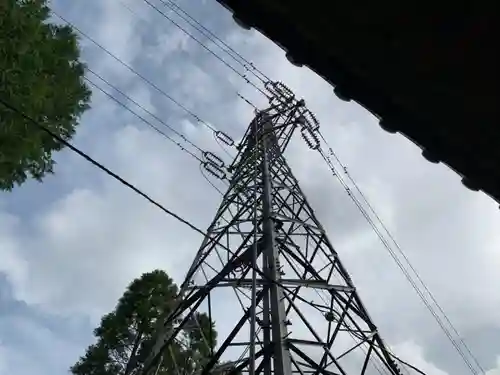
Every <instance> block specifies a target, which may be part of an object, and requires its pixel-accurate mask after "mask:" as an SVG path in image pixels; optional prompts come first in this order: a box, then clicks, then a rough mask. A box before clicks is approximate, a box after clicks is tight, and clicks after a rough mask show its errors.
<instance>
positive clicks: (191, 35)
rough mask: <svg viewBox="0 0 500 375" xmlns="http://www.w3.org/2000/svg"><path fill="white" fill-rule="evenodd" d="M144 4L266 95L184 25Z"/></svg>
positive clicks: (154, 6)
mask: <svg viewBox="0 0 500 375" xmlns="http://www.w3.org/2000/svg"><path fill="white" fill-rule="evenodd" d="M143 1H144V2H145V3H146V4H148V5H149V6H150V7H151V8H152V9H154V10H155V11H156V12H157V13H159V14H160V15H162V16H163V17H164V18H165V19H167V20H169V21H170V22H171V23H173V24H174V25H175V26H176V27H177V28H178V29H179V30H181V31H182V32H184V33H185V34H186V35H188V36H189V37H190V38H191V39H193V40H194V41H195V42H196V43H198V44H199V45H200V46H201V47H202V48H203V49H205V50H206V51H207V52H209V53H210V54H211V55H212V56H214V57H215V58H216V59H217V60H219V61H220V62H222V63H223V64H224V65H225V66H226V67H227V68H229V69H230V70H231V71H233V72H234V73H236V74H237V75H238V76H239V77H241V78H242V79H243V80H245V82H246V83H248V84H249V85H251V86H253V87H254V88H255V89H256V90H257V91H259V92H260V93H261V94H263V95H264V96H266V97H267V96H268V94H267V93H266V92H265V91H264V90H262V89H261V88H260V87H258V86H257V85H256V84H255V83H253V82H252V81H250V80H249V79H248V77H247V76H246V75H245V74H242V73H241V72H240V71H238V70H237V69H236V68H234V67H233V66H232V65H231V64H229V63H228V62H227V61H226V60H224V59H223V58H222V57H220V56H219V55H218V54H217V53H216V52H214V51H212V50H211V49H210V48H209V47H207V46H206V45H205V44H203V42H202V41H201V40H199V39H198V38H196V37H195V36H194V35H193V34H191V33H190V32H189V31H187V30H186V29H185V28H184V27H182V26H181V25H180V24H179V23H178V22H176V21H175V20H174V19H172V18H171V17H170V16H169V15H168V14H166V13H165V12H163V11H162V10H160V9H159V8H158V7H157V6H156V5H155V4H153V3H152V2H151V1H149V0H143Z"/></svg>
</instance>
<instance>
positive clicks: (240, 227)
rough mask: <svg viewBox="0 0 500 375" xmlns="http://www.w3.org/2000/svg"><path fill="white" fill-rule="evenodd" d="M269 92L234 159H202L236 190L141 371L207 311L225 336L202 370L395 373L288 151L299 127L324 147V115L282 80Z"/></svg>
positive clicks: (267, 374) (150, 368)
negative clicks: (198, 314) (224, 162)
mask: <svg viewBox="0 0 500 375" xmlns="http://www.w3.org/2000/svg"><path fill="white" fill-rule="evenodd" d="M267 89H268V90H269V91H270V92H272V94H273V95H272V96H271V97H270V104H269V108H267V109H266V110H263V111H260V112H258V113H256V116H255V118H254V120H253V121H252V122H251V124H250V126H249V127H248V129H247V131H246V133H245V136H244V138H243V140H242V142H241V143H240V144H239V145H238V147H237V148H238V155H237V156H236V158H235V160H234V162H233V163H232V165H231V166H230V167H229V168H227V170H224V171H222V169H223V165H222V164H218V162H219V161H218V160H216V159H211V160H209V162H207V163H206V165H207V166H208V167H210V168H212V170H211V171H212V172H213V174H218V175H219V176H223V175H225V173H226V172H227V173H228V174H227V175H228V178H227V179H228V181H229V188H228V190H227V192H226V193H225V195H224V197H223V199H222V203H221V204H220V206H219V208H218V210H217V213H216V215H215V218H214V219H213V221H212V223H211V224H210V226H209V228H208V231H207V236H206V237H205V238H204V240H203V242H202V244H201V247H200V249H199V251H198V253H197V254H196V257H195V259H194V261H193V263H192V265H191V267H190V269H189V271H188V274H187V276H186V279H185V281H184V283H183V284H182V286H181V297H182V298H181V299H180V302H179V303H178V305H177V306H176V308H175V309H174V311H173V312H172V313H171V314H170V315H169V316H168V317H166V318H165V319H164V320H163V321H162V322H160V326H161V327H159V328H158V339H157V341H156V344H155V346H154V348H153V349H152V352H151V353H150V355H149V357H148V358H147V359H146V361H145V363H144V366H143V368H142V372H143V374H145V375H153V374H155V371H156V368H157V367H158V365H159V363H160V362H161V361H162V359H163V358H164V357H165V356H168V355H169V351H168V348H169V345H171V344H172V343H174V342H182V337H180V336H182V333H181V332H182V330H183V328H184V326H185V325H186V324H193V317H194V316H196V315H195V312H205V313H207V314H208V315H209V317H210V318H211V319H212V320H213V321H215V323H216V324H217V330H218V337H217V344H216V345H213V344H210V343H213V342H214V340H213V338H210V337H205V339H206V344H207V345H208V346H211V347H210V348H209V350H210V351H211V356H210V358H209V359H208V360H207V361H206V362H205V363H203V367H202V368H200V369H197V371H196V373H197V374H200V375H208V374H226V375H229V374H242V373H245V374H246V373H248V374H250V375H254V374H263V375H271V374H275V375H289V374H292V373H293V374H295V373H297V374H301V375H305V374H315V375H319V374H324V375H334V374H342V375H346V374H349V375H351V374H360V375H368V374H375V373H380V374H393V375H396V374H400V370H399V369H398V367H397V365H396V364H395V362H394V360H393V357H392V355H391V353H390V352H389V351H388V349H387V348H386V346H385V345H384V343H383V341H382V339H381V337H380V335H379V333H378V331H377V327H376V326H375V324H374V323H373V322H372V320H371V318H370V316H369V315H368V313H367V311H366V309H365V307H364V305H363V304H362V302H361V300H360V298H359V296H358V294H357V292H356V288H355V287H354V284H353V282H352V280H351V278H350V276H349V274H348V273H347V271H346V269H345V268H344V266H343V265H342V262H341V261H340V258H339V256H338V254H337V252H336V251H335V249H334V248H333V246H332V244H331V243H330V241H329V239H328V237H327V235H326V233H325V230H324V229H323V227H322V225H321V223H320V222H319V221H318V219H317V218H316V217H315V214H314V211H313V209H312V208H311V206H310V205H309V203H308V201H307V199H306V197H305V196H304V194H303V192H302V190H301V189H300V187H299V184H298V182H297V180H296V178H295V177H294V175H293V173H292V171H291V169H290V167H289V166H288V164H287V161H286V159H285V157H284V156H283V152H284V151H285V149H286V148H287V145H288V144H289V142H290V138H291V137H292V135H293V134H294V132H296V131H300V132H301V134H302V136H303V137H304V139H305V141H306V142H307V144H308V145H309V147H311V148H313V149H315V148H318V147H319V140H318V137H317V135H316V132H317V130H318V127H319V125H318V122H317V121H316V119H315V117H314V116H313V115H312V113H311V112H310V111H309V110H307V108H306V107H305V103H304V102H303V101H300V100H296V99H295V97H294V96H293V93H292V92H291V91H289V90H288V89H287V88H286V86H284V85H281V84H279V83H273V84H268V85H267ZM217 172H219V173H217Z"/></svg>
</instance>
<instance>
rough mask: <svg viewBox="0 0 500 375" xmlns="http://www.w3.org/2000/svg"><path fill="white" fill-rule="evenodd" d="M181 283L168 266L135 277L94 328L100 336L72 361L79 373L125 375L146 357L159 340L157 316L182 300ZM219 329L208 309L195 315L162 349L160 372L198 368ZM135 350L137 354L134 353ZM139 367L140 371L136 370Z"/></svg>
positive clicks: (183, 372)
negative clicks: (180, 295) (166, 346)
mask: <svg viewBox="0 0 500 375" xmlns="http://www.w3.org/2000/svg"><path fill="white" fill-rule="evenodd" d="M177 293H178V290H177V286H176V285H175V284H174V282H173V281H172V279H171V278H169V277H168V275H167V274H166V273H165V272H163V271H158V270H156V271H153V272H150V273H145V274H144V275H142V276H141V277H140V278H138V279H136V280H134V281H133V282H132V283H131V284H130V285H129V287H128V288H127V290H126V291H125V293H124V294H123V296H122V297H121V298H120V300H119V301H118V304H117V306H116V308H115V309H114V310H113V311H112V312H111V313H109V314H107V315H105V316H104V317H103V318H102V320H101V324H100V325H99V327H97V328H96V329H95V330H94V335H95V336H96V338H97V342H96V343H95V344H93V345H91V346H89V348H88V349H87V351H86V353H85V355H84V356H83V357H81V358H80V359H79V360H78V362H77V363H76V364H75V365H74V366H73V367H71V372H72V373H73V374H74V375H118V374H120V375H123V373H124V371H125V369H126V367H127V363H128V362H129V360H130V359H131V358H135V359H136V361H131V362H130V363H131V367H130V368H131V369H133V370H138V369H140V368H141V366H142V365H143V363H144V360H145V359H146V356H147V355H148V353H149V350H150V349H151V346H152V344H153V341H154V338H155V337H154V331H155V328H156V324H157V322H158V318H159V317H160V316H162V315H165V314H168V313H170V312H171V311H172V310H173V309H174V308H175V306H176V304H177V303H178V300H176V297H177ZM216 338H217V333H216V331H215V327H214V324H213V322H210V319H209V318H208V316H207V315H206V314H197V315H195V316H194V317H193V318H192V319H191V321H190V324H188V325H187V327H186V328H185V329H184V330H183V332H182V334H181V335H180V336H179V337H178V340H177V341H176V342H175V343H174V345H172V346H170V347H169V349H167V351H166V352H165V353H164V355H163V362H162V366H161V367H160V371H159V372H158V374H159V375H166V374H180V375H190V374H194V373H195V372H196V370H197V369H198V368H199V367H200V366H201V365H202V364H204V363H206V361H207V360H208V359H209V357H210V354H211V352H210V348H213V347H215V344H216ZM134 354H135V355H134ZM134 372H137V371H134Z"/></svg>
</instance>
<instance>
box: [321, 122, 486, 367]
mask: <svg viewBox="0 0 500 375" xmlns="http://www.w3.org/2000/svg"><path fill="white" fill-rule="evenodd" d="M318 133H319V135H320V137H321V139H322V140H323V141H324V142H325V144H326V146H327V147H328V151H329V153H330V154H331V155H332V156H333V157H334V158H335V160H336V161H337V163H338V164H339V165H340V166H341V168H342V169H343V170H344V173H345V175H346V176H347V178H348V179H349V181H350V182H351V183H352V184H353V186H354V188H355V189H356V191H357V192H358V194H359V195H360V197H361V199H362V200H363V202H364V203H365V204H366V206H367V207H368V209H369V210H370V212H371V213H372V214H373V215H374V217H375V219H376V220H377V221H378V223H379V224H380V226H381V227H382V229H383V230H384V231H385V233H386V234H387V236H388V237H389V239H390V240H391V241H392V243H393V244H394V246H395V247H396V249H397V250H398V252H399V253H400V254H401V256H402V257H403V258H404V260H405V261H406V263H407V264H408V266H409V267H410V269H411V270H412V271H413V273H414V274H415V276H416V277H417V280H418V281H419V282H420V284H421V285H422V286H423V287H424V290H425V291H426V292H427V293H428V294H429V296H430V298H431V300H432V301H433V302H434V304H435V305H436V307H437V308H438V310H439V311H440V312H441V314H442V315H443V317H444V318H445V320H446V322H447V323H448V324H449V326H450V327H451V328H452V330H453V331H454V333H455V335H456V336H457V337H458V339H459V341H460V342H461V344H462V345H463V346H464V348H465V349H466V350H467V352H468V353H469V355H470V356H471V358H472V359H473V361H474V362H475V363H476V365H477V367H478V368H479V369H480V370H481V372H483V373H485V372H486V371H485V369H484V368H483V367H482V366H481V364H480V363H479V361H478V359H477V357H476V356H475V355H474V354H473V353H472V351H471V350H470V348H469V346H468V345H467V344H466V343H465V341H464V340H463V338H462V337H461V335H460V334H459V332H458V330H457V329H456V327H455V325H454V324H453V323H452V322H451V320H450V319H449V317H448V315H447V314H446V313H445V311H444V309H443V308H442V307H441V305H440V304H439V303H438V301H437V300H436V298H435V297H434V294H433V293H432V292H431V291H430V289H429V288H428V286H427V285H426V283H425V282H424V281H423V279H422V278H421V276H420V274H419V272H418V271H417V270H416V268H415V267H414V266H413V264H412V263H411V262H410V259H409V258H408V256H407V255H406V254H405V252H404V251H403V249H402V248H401V246H400V245H399V243H398V242H397V241H396V239H395V238H394V236H393V235H392V233H391V232H390V231H389V229H388V228H387V226H386V225H385V223H384V222H383V220H382V218H381V217H380V216H379V215H378V213H377V212H376V211H375V209H374V207H373V206H372V205H371V203H370V202H369V201H368V199H367V197H366V195H365V194H364V193H363V192H362V191H361V189H360V188H359V186H358V184H357V183H356V181H355V180H354V179H353V178H352V176H351V175H350V173H349V172H348V170H347V167H345V166H344V165H343V164H342V162H341V161H340V159H339V157H338V156H337V154H336V153H335V152H334V151H333V149H332V147H331V146H330V145H329V143H328V141H327V140H326V139H325V137H324V136H323V134H321V132H319V131H318Z"/></svg>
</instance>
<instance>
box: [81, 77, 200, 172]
mask: <svg viewBox="0 0 500 375" xmlns="http://www.w3.org/2000/svg"><path fill="white" fill-rule="evenodd" d="M84 79H85V80H86V81H87V82H88V83H90V84H91V85H92V86H94V87H95V88H96V89H98V90H99V91H100V92H102V93H103V94H104V95H106V96H107V97H108V98H110V99H111V100H113V101H114V102H115V103H117V104H118V105H119V106H121V107H123V108H124V109H126V110H127V111H128V112H130V113H132V114H133V115H134V116H135V117H137V118H138V119H139V120H141V121H142V122H144V123H145V124H147V125H148V126H149V127H151V128H152V129H153V130H154V131H156V132H157V133H158V134H160V135H161V136H163V137H164V138H166V139H167V140H169V141H170V142H172V143H174V144H175V145H176V146H177V147H179V148H180V149H181V150H182V151H184V152H186V153H188V154H189V155H190V156H192V157H193V158H195V159H196V160H198V161H199V162H201V161H202V160H201V159H200V158H199V157H198V156H196V155H195V154H194V153H193V152H191V151H189V150H188V149H187V148H185V147H184V146H182V145H181V144H180V143H179V142H177V141H176V140H175V139H173V138H172V137H170V136H169V135H167V134H166V133H164V132H163V131H162V130H160V129H158V128H157V127H156V126H155V125H153V124H152V123H151V122H150V121H148V120H146V119H145V118H144V117H142V116H141V115H139V114H138V113H137V112H135V111H134V110H133V109H131V108H130V107H128V106H127V105H126V104H124V103H122V102H120V101H119V100H118V99H116V98H115V97H114V96H113V95H111V94H110V93H108V92H107V91H106V90H104V89H103V88H101V87H99V85H97V84H96V83H95V82H93V81H92V80H91V79H89V78H88V77H84ZM195 147H196V146H195Z"/></svg>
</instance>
